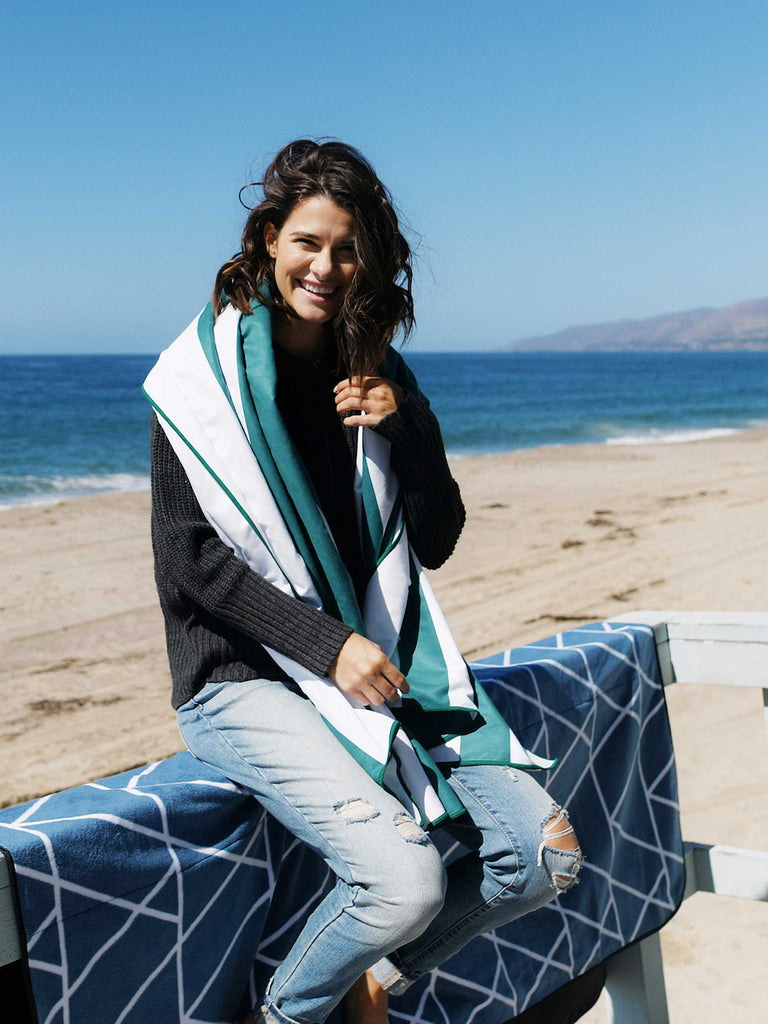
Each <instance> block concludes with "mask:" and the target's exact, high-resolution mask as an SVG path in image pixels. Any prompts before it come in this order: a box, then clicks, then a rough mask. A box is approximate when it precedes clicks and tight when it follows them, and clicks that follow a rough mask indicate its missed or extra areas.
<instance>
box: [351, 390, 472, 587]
mask: <svg viewBox="0 0 768 1024" xmlns="http://www.w3.org/2000/svg"><path fill="white" fill-rule="evenodd" d="M335 390H336V409H337V411H338V412H339V415H342V416H343V415H345V414H349V415H346V418H345V420H344V425H345V426H349V427H354V426H358V425H363V426H366V427H370V428H371V429H372V430H374V431H375V432H376V433H377V434H380V435H381V436H382V437H384V438H386V440H387V441H389V442H390V445H391V446H392V447H391V460H392V468H393V469H394V471H395V473H396V474H397V478H398V480H399V482H400V490H401V493H402V495H403V503H404V510H405V520H406V523H407V526H408V538H409V540H410V542H411V544H412V545H413V549H414V551H415V552H416V554H417V556H418V558H419V561H420V562H421V563H422V564H423V565H424V566H425V567H426V568H427V569H437V568H438V566H440V565H442V564H443V562H444V561H445V560H446V559H447V558H448V556H449V555H450V554H451V552H452V551H453V549H454V548H455V547H456V542H457V540H458V539H459V534H460V533H461V531H462V528H463V526H464V520H465V518H466V513H465V511H464V505H463V503H462V500H461V494H460V492H459V486H458V484H457V483H456V481H455V480H454V479H453V477H452V476H451V471H450V468H449V466H448V460H447V459H446V456H445V447H444V445H443V438H442V435H441V433H440V424H439V423H438V421H437V417H436V416H435V415H434V413H433V412H432V411H431V409H430V408H429V406H427V405H426V404H425V403H423V402H421V401H419V399H418V398H417V397H416V396H415V395H413V394H410V393H409V392H407V391H405V390H403V388H400V387H398V386H397V385H396V384H393V383H392V382H391V381H388V380H385V379H384V378H383V377H364V378H352V379H351V380H345V381H342V382H341V383H340V384H338V385H337V386H336V389H335ZM360 410H362V412H364V413H365V416H361V415H359V414H358V415H355V412H356V411H360Z"/></svg>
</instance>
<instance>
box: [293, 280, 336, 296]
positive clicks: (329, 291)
mask: <svg viewBox="0 0 768 1024" xmlns="http://www.w3.org/2000/svg"><path fill="white" fill-rule="evenodd" d="M301 287H302V288H306V290H307V291H308V292H312V294H313V295H333V293H334V292H335V291H336V289H335V288H321V287H320V286H319V285H316V284H308V283H307V282H306V281H302V282H301Z"/></svg>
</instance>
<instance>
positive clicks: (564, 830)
mask: <svg viewBox="0 0 768 1024" xmlns="http://www.w3.org/2000/svg"><path fill="white" fill-rule="evenodd" d="M541 834H542V841H541V845H540V846H539V856H538V863H539V865H541V864H543V862H544V852H545V850H551V851H552V852H553V853H555V854H559V855H563V854H565V857H566V860H568V861H569V862H570V863H568V865H567V866H568V867H569V868H570V870H568V871H563V870H559V871H551V872H550V878H551V880H552V885H553V886H554V887H555V889H556V890H557V891H558V892H565V891H566V889H570V888H571V887H572V886H574V885H576V883H577V882H578V878H577V875H578V873H579V870H580V868H581V865H582V861H583V859H584V857H583V854H582V852H581V847H580V846H579V842H578V840H577V838H576V833H575V832H574V831H573V826H572V825H571V823H570V821H569V820H568V815H567V814H566V812H565V811H564V810H563V809H562V808H560V809H558V810H557V811H556V813H555V814H553V815H552V817H551V818H550V819H549V820H548V821H546V822H545V824H544V826H543V828H542V831H541ZM558 859H562V857H559V858H558ZM558 867H560V868H561V869H562V868H563V867H564V865H563V864H562V863H561V864H559V865H558Z"/></svg>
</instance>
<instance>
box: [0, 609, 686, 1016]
mask: <svg viewBox="0 0 768 1024" xmlns="http://www.w3.org/2000/svg"><path fill="white" fill-rule="evenodd" d="M473 668H474V670H475V672H476V673H477V675H478V677H479V678H481V679H482V680H483V683H484V685H485V686H486V689H487V691H488V692H489V694H490V695H491V697H492V698H493V700H494V702H495V703H496V705H497V706H498V707H499V709H500V710H501V712H502V713H503V714H504V716H505V717H506V718H507V719H508V720H509V722H510V724H511V725H512V726H513V728H514V730H515V732H516V733H517V735H518V736H519V737H520V739H521V741H522V742H523V743H524V744H525V745H526V746H527V747H529V748H530V749H532V750H534V751H535V752H536V753H537V754H540V755H543V756H546V757H554V756H558V757H559V758H560V763H559V764H558V766H557V768H556V769H554V770H553V771H551V772H549V773H548V774H547V775H546V776H545V775H541V776H539V777H540V778H541V779H542V780H546V784H547V788H548V789H549V790H550V792H552V794H553V796H554V797H555V799H556V800H558V801H559V802H561V803H563V804H565V805H567V806H568V808H569V810H570V813H571V818H572V820H573V822H574V825H575V828H576V831H577V833H578V835H579V838H580V841H581V843H582V846H583V848H584V850H585V853H586V856H587V859H586V861H585V864H584V866H583V868H582V872H581V884H580V885H579V886H577V887H576V888H575V889H573V890H571V891H570V892H569V893H567V894H565V895H564V896H562V897H561V898H560V899H559V900H557V901H555V903H554V904H551V905H549V906H547V907H545V908H543V909H542V910H539V911H537V912H536V913H535V914H532V915H530V916H528V917H526V918H523V919H522V920H521V921H518V922H515V923H514V924H511V925H507V926H505V927H504V928H501V929H498V930H497V931H496V932H493V933H490V934H488V935H487V936H484V937H482V938H478V939H475V940H474V941H473V942H472V943H470V944H469V945H468V946H467V947H466V948H465V949H464V950H463V951H462V952H461V953H459V954H458V955H456V956H455V957H453V959H451V960H449V961H448V962H447V963H445V964H444V965H443V966H442V967H441V968H440V969H439V970H437V971H434V972H433V974H432V975H431V976H429V977H427V978H424V979H422V981H421V982H420V983H419V984H417V985H414V986H413V987H412V988H411V989H410V990H409V991H408V992H407V993H406V994H405V995H404V996H402V997H401V998H400V999H397V1000H393V1002H392V1006H391V1017H392V1019H393V1021H396V1022H401V1024H445V1022H446V1021H452V1022H456V1024H463V1022H465V1021H472V1022H473V1024H503V1022H505V1021H507V1020H509V1019H510V1018H511V1017H513V1016H514V1015H515V1014H516V1013H519V1012H520V1011H522V1010H523V1009H524V1008H526V1007H527V1006H529V1005H531V1004H533V1003H535V1002H537V1001H538V1000H539V999H542V998H543V997H544V996H545V995H547V994H548V993H549V992H551V991H553V990H554V989H555V988H557V987H559V986H560V985H561V984H563V982H565V981H567V980H568V979H569V978H571V977H574V976H576V975H578V974H581V973H583V972H584V971H585V970H586V969H587V968H589V967H591V966H593V965H594V964H597V963H599V962H600V961H601V960H603V959H605V957H607V956H608V955H610V954H611V953H613V952H615V951H616V950H618V949H620V948H621V947H622V946H624V945H626V944H627V943H629V942H632V941H633V940H635V939H637V938H640V937H641V936H643V935H645V934H647V933H649V932H651V931H653V930H655V929H657V928H659V927H660V926H661V925H662V924H664V922H665V921H667V920H668V919H669V918H670V917H671V916H672V914H673V913H674V912H675V910H676V908H677V906H678V905H679V903H680V900H681V898H682V889H683V883H684V874H683V856H682V842H681V837H680V831H679V819H678V809H677V788H676V779H675V769H674V758H673V751H672V741H671V737H670V733H669V726H668V722H667V716H666V708H665V703H664V695H663V690H662V686H661V683H660V679H659V673H658V666H657V662H656V652H655V647H654V643H653V637H652V634H651V631H650V630H649V629H648V628H647V627H644V626H624V625H622V626H617V625H611V624H607V623H602V624H597V625H594V626H589V627H585V628H582V629H578V630H572V631H570V632H567V633H563V634H558V635H557V636H554V637H551V638H549V639H547V640H543V641H541V642H539V643H536V644H530V645H528V646H525V647H520V648H517V649H515V650H512V651H507V652H505V653H504V654H501V655H497V656H494V657H492V658H489V659H486V660H485V661H483V662H478V663H475V664H474V665H473ZM0 845H3V846H5V847H7V848H8V849H9V850H10V851H11V853H12V854H13V857H14V860H15V862H16V869H17V873H18V878H19V886H20V890H21V901H22V909H23V914H24V923H25V928H26V932H27V937H28V946H29V957H30V966H31V970H32V980H33V986H34V991H35V998H36V1001H37V1006H38V1012H39V1015H40V1020H41V1021H42V1022H46V1024H69V1022H72V1024H112V1022H114V1024H123V1022H125V1024H146V1022H147V1021H162V1022H163V1024H172V1022H174V1021H179V1022H185V1024H219V1022H229V1021H236V1020H238V1019H239V1014H240V1013H241V1012H242V1010H243V1009H244V1007H245V1005H246V1003H248V1004H251V1003H255V1002H256V1001H257V999H258V998H259V996H260V994H261V992H262V990H263V987H264V985H265V983H266V980H267V979H268V978H269V976H270V974H271V972H272V970H273V968H274V966H275V964H276V963H278V962H279V961H280V960H281V959H282V957H283V956H284V954H285V952H286V950H287V949H288V948H289V947H290V945H291V943H292V942H293V940H294V938H295V936H296V935H297V934H298V931H299V929H300V927H301V924H302V922H303V920H304V919H305V917H306V915H307V913H308V912H309V911H310V910H311V909H312V908H313V906H314V905H315V904H316V902H317V901H318V900H319V899H320V898H321V896H322V895H323V893H324V892H325V891H326V889H327V887H328V886H329V885H330V884H331V879H330V877H329V873H328V871H327V869H326V868H325V865H324V864H323V863H322V862H321V861H320V860H319V859H318V858H317V857H316V856H315V855H314V854H312V853H311V851H309V850H308V849H306V848H305V847H304V846H303V845H302V844H301V843H299V842H298V841H297V840H295V839H294V838H293V837H292V836H291V835H290V834H289V833H287V832H286V831H285V830H284V829H283V828H282V827H281V826H280V825H278V824H277V822H275V821H274V820H273V819H272V818H270V817H269V815H267V814H266V812H265V811H263V810H262V809H261V807H260V806H259V805H258V804H257V803H256V802H255V801H254V800H253V799H252V798H250V797H248V796H246V795H245V794H243V793H242V792H241V791H240V790H238V788H237V787H236V786H234V785H232V784H231V783H230V782H228V781H227V780H226V779H224V778H223V777H222V776H220V775H217V774H216V773H215V772H214V771H212V770H211V769H209V768H207V767H206V766H204V765H202V764H200V763H199V762H198V761H196V760H194V758H193V757H192V756H191V755H190V754H187V753H183V754H178V755H176V756H175V757H172V758H170V759H169V760H168V761H164V762H160V763H159V764H155V765H150V766H148V767H146V768H144V769H141V770H137V771H134V772H126V773H124V774H122V775H117V776H114V777H113V778H109V779H102V780H101V781H99V782H94V783H91V784H89V785H85V786H79V787H77V788H76V789H72V790H68V791H65V792H62V793H55V794H53V795H52V796H49V797H46V798H44V799H41V800H36V801H34V802H32V803H29V804H25V805H23V806H20V807H12V808H6V809H5V810H3V811H0ZM254 951H256V955H255V959H254Z"/></svg>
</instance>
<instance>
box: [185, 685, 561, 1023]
mask: <svg viewBox="0 0 768 1024" xmlns="http://www.w3.org/2000/svg"><path fill="white" fill-rule="evenodd" d="M178 720H179V727H180V729H181V732H182V735H183V737H184V741H185V742H186V744H187V746H188V747H189V749H190V751H191V752H192V753H193V754H194V755H195V756H196V757H198V758H199V759H200V760H202V761H205V762H206V763H208V764H211V765H214V766H215V767H216V768H218V769H219V770H220V771H221V772H223V773H224V774H225V775H227V776H228V777H229V778H230V779H232V780H233V781H234V782H236V783H238V784H239V785H241V786H243V787H244V788H245V789H247V790H249V791H250V792H252V793H253V794H254V796H255V797H256V798H257V799H258V800H259V801H260V802H261V803H262V804H263V806H264V807H266V808H267V810H268V811H269V812H270V813H271V814H272V815H273V816H274V817H275V818H277V819H278V820H279V821H280V822H281V823H282V824H283V825H284V826H285V827H286V828H287V829H289V830H290V831H291V832H292V833H293V834H294V835H296V836H298V837H299V838H300V839H302V840H303V841H304V842H305V843H306V844H307V845H309V846H311V847H312V849H314V850H316V851H317V852H318V853H319V854H320V856H321V857H323V859H324V860H325V861H326V863H327V864H328V865H329V866H330V867H331V868H332V870H333V871H334V872H335V873H336V875H337V882H336V886H335V887H334V888H333V889H332V890H331V892H329V893H328V895H327V896H326V897H325V899H324V900H323V901H322V902H321V903H320V904H319V906H318V907H317V908H316V909H315V911H314V912H313V913H312V915H311V916H310V917H309V919H308V920H307V922H306V924H305V926H304V928H303V930H302V931H301V933H300V935H299V937H298V939H297V940H296V942H295V944H294V946H293V948H292V949H291V951H290V953H289V954H288V956H287V957H286V959H285V960H284V961H283V963H282V964H281V965H280V966H279V967H278V968H277V970H276V971H275V974H274V976H273V978H272V980H271V981H270V984H269V987H268V991H267V995H266V998H265V1006H266V1019H267V1021H268V1022H269V1024H322V1022H323V1021H325V1019H326V1017H327V1016H328V1014H329V1013H330V1012H331V1010H332V1009H333V1007H334V1006H336V1004H337V1003H338V1002H339V1001H340V1000H341V999H342V998H343V996H344V995H345V994H346V992H347V991H348V990H349V988H350V987H351V985H352V984H353V982H354V981H355V980H356V979H357V978H358V977H360V975H362V974H363V973H364V972H365V971H366V970H368V969H369V968H371V969H372V970H373V973H374V975H375V976H376V978H377V980H378V981H379V982H380V983H381V984H382V986H383V987H384V988H386V989H388V990H389V991H390V994H392V995H397V994H399V993H400V992H403V991H404V990H405V989H406V988H407V987H408V986H409V985H410V984H412V983H413V981H415V980H416V979H417V978H419V977H420V976H421V975H422V974H424V973H425V972H426V971H430V970H432V969H433V968H434V967H437V966H438V965H439V964H441V963H442V962H443V961H444V960H447V959H448V957H450V956H452V955H453V954H454V953H456V952H458V951H459V950H460V949H461V948H462V947H463V946H464V945H465V944H466V943H467V942H469V940H470V939H471V938H473V937H474V936H475V935H479V934H481V933H483V932H486V931H489V930H490V929H492V928H495V927H496V926H498V925H501V924H503V923H506V922H508V921H512V920H514V919H515V918H517V917H520V916H522V915H523V914H526V913H528V912H529V911H531V910H535V909H537V908H538V907H541V906H543V905H544V904H545V903H548V902H549V901H550V900H552V899H553V898H554V897H555V896H556V895H557V894H558V892H560V891H563V890H565V889H566V888H568V887H569V886H570V885H571V884H572V883H573V881H574V880H575V877H576V874H577V872H578V869H579V866H580V863H581V853H580V852H579V850H578V848H576V849H575V850H562V849H557V848H555V846H552V845H549V844H548V842H547V838H548V837H554V836H556V835H557V834H558V831H559V832H560V833H561V834H562V833H564V832H569V831H570V829H569V826H568V823H567V821H566V820H565V818H564V816H560V817H559V816H558V811H559V808H558V807H557V806H556V805H555V804H554V803H553V801H552V799H551V798H550V797H549V796H548V795H547V794H546V792H545V791H544V790H543V789H542V787H541V786H540V785H539V784H538V783H537V782H536V781H535V780H534V779H533V778H532V776H531V775H529V774H527V773H526V772H513V771H512V770H510V769H508V768H503V767H499V766H486V765H483V766H466V767H461V768H457V769H455V770H454V771H453V773H452V775H451V777H450V784H451V786H452V787H453V789H454V791H455V792H456V793H457V794H458V796H459V798H460V799H461V801H462V803H463V804H464V806H465V807H466V808H467V811H468V813H467V814H466V815H464V816H462V817H461V818H459V819H457V820H455V821H453V822H452V823H450V824H448V825H445V826H442V827H441V829H440V831H443V830H445V831H446V832H448V833H449V834H450V836H451V837H452V838H453V839H455V840H457V841H459V842H461V843H462V844H463V846H464V847H466V848H467V849H468V852H466V853H465V854H464V855H463V856H461V857H459V859H457V860H455V861H454V862H453V863H451V864H450V866H449V867H448V869H447V870H446V868H445V867H444V865H443V861H442V858H441V856H440V854H439V853H438V851H437V849H436V847H435V846H434V844H433V842H432V840H431V839H430V838H429V836H428V835H427V834H426V833H425V832H423V831H422V830H421V828H420V827H419V826H418V825H417V823H416V822H415V821H414V819H413V818H412V817H411V816H410V815H409V814H407V813H406V812H405V810H404V809H403V807H402V805H401V804H400V803H398V801H397V800H395V799H394V797H392V796H390V795H389V794H388V793H386V792H385V791H384V790H383V789H382V788H381V787H380V786H378V785H377V784H376V783H375V782H374V781H373V780H372V779H371V778H370V777H369V776H368V775H367V774H366V773H365V772H364V771H363V769H362V768H361V767H360V766H359V765H358V764H357V762H356V761H354V759H353V758H352V757H351V755H350V754H348V753H347V751H346V750H345V749H344V748H343V747H342V746H341V744H340V743H339V742H338V740H337V739H336V738H335V737H334V736H333V735H332V733H331V732H330V731H329V730H328V728H327V727H326V725H325V724H324V723H323V721H322V719H321V718H320V716H319V714H318V713H317V711H316V710H315V708H314V706H313V705H312V704H311V703H310V702H309V701H307V700H305V699H304V698H303V697H301V696H299V695H298V693H296V692H294V691H293V690H292V689H291V688H289V687H288V686H286V685H285V684H284V683H280V682H274V681H272V680H269V679H252V680H249V681H247V682H226V683H208V684H207V685H206V686H204V687H203V689H202V690H201V691H200V692H199V693H198V694H197V695H196V696H195V697H194V698H193V699H192V700H190V701H189V702H188V703H186V704H185V705H183V707H181V708H180V709H179V712H178ZM553 818H554V819H556V822H555V829H554V830H552V825H551V824H550V823H551V822H552V819H553ZM545 825H546V826H547V830H548V831H547V834H546V837H545V836H544V835H543V830H544V828H545ZM556 845H559V844H556Z"/></svg>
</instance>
